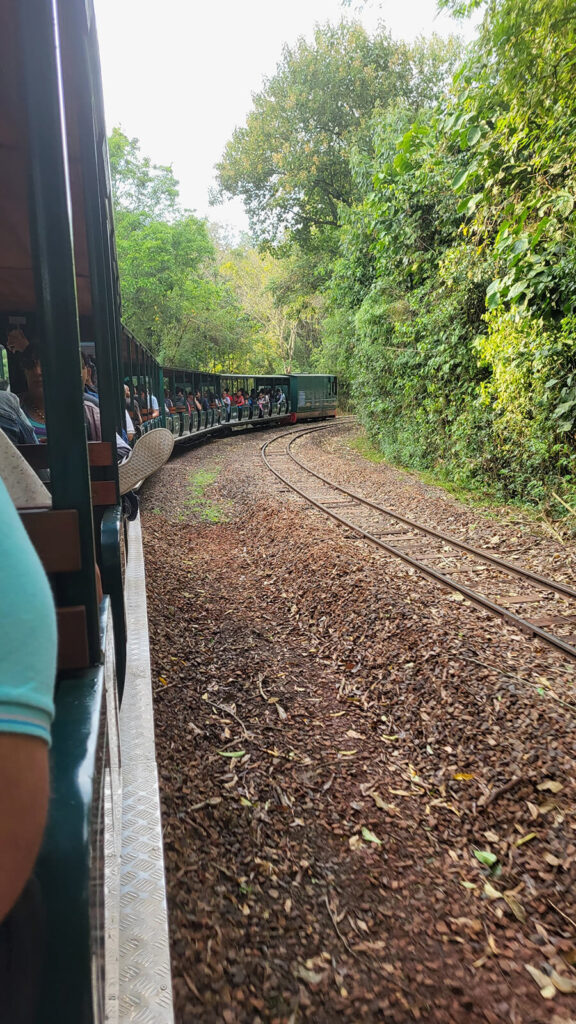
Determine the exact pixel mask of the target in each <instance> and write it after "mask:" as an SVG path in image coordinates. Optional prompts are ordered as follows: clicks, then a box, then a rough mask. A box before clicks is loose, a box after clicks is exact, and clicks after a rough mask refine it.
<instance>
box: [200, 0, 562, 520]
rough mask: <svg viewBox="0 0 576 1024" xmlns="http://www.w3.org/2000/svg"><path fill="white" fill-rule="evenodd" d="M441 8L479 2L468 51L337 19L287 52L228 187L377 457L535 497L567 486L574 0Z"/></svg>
mask: <svg viewBox="0 0 576 1024" xmlns="http://www.w3.org/2000/svg"><path fill="white" fill-rule="evenodd" d="M440 6H442V7H445V8H449V9H451V11H452V13H454V14H456V15H459V16H466V15H467V14H468V13H470V11H472V10H473V9H480V11H481V12H482V15H483V20H482V22H481V26H480V29H479V31H478V36H477V39H476V41H475V42H474V43H473V44H472V45H471V46H470V47H469V48H468V49H467V50H466V51H464V52H459V48H458V45H457V43H456V42H455V41H454V40H450V41H448V42H445V41H441V40H439V39H432V40H429V41H420V42H419V43H418V44H417V45H416V46H414V47H412V48H410V47H406V46H404V45H403V44H398V43H395V42H393V41H392V40H391V39H390V38H389V36H388V35H387V33H386V32H385V31H382V32H380V33H379V34H378V35H377V36H376V37H375V38H369V37H368V36H367V35H366V33H365V32H364V31H363V29H362V28H360V26H358V25H346V24H343V25H340V26H339V27H337V28H329V27H328V28H322V29H318V31H317V33H316V37H315V40H314V42H313V44H311V45H310V44H307V43H305V42H303V41H301V42H300V43H299V44H298V45H297V46H296V47H295V48H294V49H288V48H287V49H286V50H285V52H284V55H283V58H282V61H281V62H280V64H279V65H278V69H277V73H276V75H275V76H274V77H273V78H272V79H270V80H269V81H268V82H266V83H265V86H264V89H263V91H262V92H261V93H260V94H259V95H257V96H255V97H254V109H253V111H252V112H251V113H250V114H249V116H248V118H247V121H246V124H245V125H244V126H243V127H242V128H239V129H238V130H237V131H236V132H235V134H234V136H233V137H232V139H231V140H230V142H229V143H228V145H227V147H226V151H225V153H224V155H223V158H222V161H221V163H220V165H219V168H218V176H219V185H220V192H221V194H222V195H224V196H241V197H242V198H243V199H244V202H245V205H246V209H247V211H248V214H249V216H250V219H251V227H252V231H253V235H254V238H255V240H256V241H257V242H258V243H259V244H260V245H261V246H267V247H268V248H269V249H270V251H272V252H274V254H275V255H276V257H277V259H279V260H280V261H281V262H285V263H289V265H290V267H291V272H290V274H288V273H287V279H286V289H287V292H288V293H289V294H290V295H291V297H292V304H293V307H294V308H296V307H297V304H298V301H300V300H301V301H302V302H303V303H305V304H306V308H308V309H309V310H313V311H314V313H315V317H316V321H315V326H316V336H317V338H318V339H319V343H318V345H314V346H313V348H312V351H311V354H310V361H311V364H312V365H313V366H315V367H316V368H317V369H318V370H335V371H337V372H338V373H339V374H340V377H341V380H342V382H343V384H344V385H345V387H346V388H347V390H348V393H349V395H350V398H351V401H352V403H353V405H354V407H355V408H356V409H357V410H358V413H359V415H360V416H361V417H362V419H363V421H364V422H365V424H366V426H367V428H368V430H369V433H370V435H371V437H372V438H373V439H374V441H375V442H376V443H377V444H378V446H379V447H380V448H381V450H382V451H383V452H384V453H385V454H386V455H387V456H388V457H389V458H391V459H393V460H394V461H396V462H398V463H400V464H402V465H406V466H410V467H416V468H420V469H430V468H432V469H434V470H435V471H436V472H444V473H445V474H446V476H449V477H450V478H451V479H453V480H454V479H455V480H456V481H460V482H462V483H464V484H466V485H471V484H475V483H477V484H481V485H485V484H486V483H490V484H491V485H493V486H495V487H496V489H497V491H498V492H499V493H500V494H501V495H503V496H505V497H507V498H511V497H512V498H514V497H518V498H521V499H523V500H529V501H534V502H538V501H540V500H542V499H543V498H544V497H545V496H546V494H547V493H549V492H550V491H551V490H552V489H554V488H556V489H560V488H564V493H566V491H567V490H569V489H570V488H572V487H573V486H574V485H575V484H576V474H575V459H576V450H575V447H574V439H575V438H574V429H575V424H576V359H575V355H576V280H575V277H576V275H575V272H576V233H575V225H576V218H575V211H574V204H575V201H576V192H575V185H576V162H575V156H576V153H575V148H576V8H575V5H574V3H573V0H471V2H466V0H441V2H440Z"/></svg>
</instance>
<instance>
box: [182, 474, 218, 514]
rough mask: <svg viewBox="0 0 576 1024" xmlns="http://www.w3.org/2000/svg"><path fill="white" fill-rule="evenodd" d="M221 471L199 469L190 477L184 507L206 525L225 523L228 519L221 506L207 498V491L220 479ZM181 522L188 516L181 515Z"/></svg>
mask: <svg viewBox="0 0 576 1024" xmlns="http://www.w3.org/2000/svg"><path fill="white" fill-rule="evenodd" d="M219 473H220V469H219V468H217V469H199V470H198V471H197V472H196V473H191V474H190V476H189V477H188V481H187V488H186V493H187V497H186V498H185V499H184V503H183V504H184V506H185V507H186V509H187V510H188V512H189V513H190V512H191V513H193V514H194V515H196V516H198V518H199V519H201V520H202V522H204V523H225V522H227V521H228V517H227V515H226V513H225V511H224V509H223V508H222V506H221V505H218V504H217V503H216V502H215V501H213V500H212V499H211V498H209V497H207V495H206V491H207V490H208V488H209V487H211V485H212V484H213V483H215V481H216V480H217V479H218V475H219ZM178 518H179V519H180V520H181V521H182V520H185V519H186V515H185V514H184V513H181V514H180V516H179V517H178Z"/></svg>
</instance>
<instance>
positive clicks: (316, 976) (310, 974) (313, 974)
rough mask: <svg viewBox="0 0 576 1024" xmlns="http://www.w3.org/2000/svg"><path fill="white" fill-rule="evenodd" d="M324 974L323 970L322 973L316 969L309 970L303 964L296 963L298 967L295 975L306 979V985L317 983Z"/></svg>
mask: <svg viewBox="0 0 576 1024" xmlns="http://www.w3.org/2000/svg"><path fill="white" fill-rule="evenodd" d="M325 974H326V972H325V971H324V972H323V973H322V974H320V973H319V972H318V971H309V970H308V968H307V967H304V965H303V964H298V967H297V968H296V975H297V977H298V978H302V980H303V981H306V982H307V983H308V985H319V984H320V982H321V981H322V979H323V978H324V976H325Z"/></svg>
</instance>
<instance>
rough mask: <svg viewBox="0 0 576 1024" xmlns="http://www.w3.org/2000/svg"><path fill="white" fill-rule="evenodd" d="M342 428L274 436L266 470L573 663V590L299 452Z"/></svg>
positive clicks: (265, 449) (265, 454)
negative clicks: (329, 474)
mask: <svg viewBox="0 0 576 1024" xmlns="http://www.w3.org/2000/svg"><path fill="white" fill-rule="evenodd" d="M341 424H342V420H338V421H337V423H336V424H335V423H330V424H322V425H321V426H314V427H308V428H304V429H300V430H297V431H292V432H290V433H289V434H286V432H284V433H283V434H280V435H278V436H276V437H273V438H271V439H270V440H269V441H266V442H265V443H264V444H263V445H262V447H261V454H262V458H263V460H264V462H265V464H266V466H267V468H268V469H269V470H270V472H271V473H273V474H274V476H276V477H277V478H278V479H279V480H281V481H282V483H284V484H285V485H286V486H287V487H289V488H290V489H291V490H293V491H295V492H296V493H297V494H299V495H300V496H301V497H302V498H304V499H305V500H306V502H307V503H308V504H309V505H311V506H313V507H314V508H317V509H319V510H320V511H321V512H324V513H325V514H326V515H327V516H329V517H330V518H331V519H333V520H335V521H336V522H337V523H340V524H341V525H342V526H345V527H347V528H348V529H349V530H350V531H351V532H352V533H353V535H354V536H357V537H360V538H362V539H364V540H365V541H368V542H369V543H370V544H373V545H374V546H376V547H377V548H379V549H380V550H382V551H386V552H387V553H388V554H390V555H393V556H394V557H396V558H399V559H401V560H402V561H403V562H405V563H406V564H407V565H409V566H411V567H412V568H413V569H417V570H418V572H420V573H422V574H423V575H424V576H427V577H428V578H429V579H432V580H434V581H435V582H436V583H439V584H440V585H441V586H442V587H445V588H447V589H449V590H451V591H454V592H456V593H457V594H460V595H462V597H463V598H465V599H466V600H467V601H469V602H470V603H471V604H474V605H476V607H478V608H482V609H484V610H485V611H488V612H491V613H492V614H493V615H497V616H499V617H500V618H502V619H505V620H506V621H507V622H509V623H511V624H512V625H514V626H516V627H517V628H518V629H519V630H520V631H521V632H522V633H525V634H528V635H529V636H537V637H539V638H540V639H541V640H544V641H545V642H546V643H547V644H550V645H551V646H552V647H554V648H556V650H559V651H562V652H563V653H564V654H565V655H568V657H570V658H574V659H576V589H574V588H573V587H570V586H568V584H566V583H563V582H561V581H557V580H551V579H548V578H547V577H545V576H540V575H538V574H537V573H533V572H530V570H528V569H524V568H523V567H522V566H521V565H517V564H514V563H513V562H510V561H506V560H504V559H502V558H498V557H497V556H496V555H494V554H492V552H491V551H487V550H483V549H481V548H475V547H472V546H471V545H470V544H466V543H465V542H464V541H461V540H459V539H458V538H456V537H451V536H450V535H449V534H445V533H441V532H440V531H439V530H435V529H433V528H431V527H429V526H426V525H424V524H422V523H419V522H417V521H416V520H414V519H410V518H408V517H407V516H403V515H400V514H399V513H397V512H394V511H393V510H392V509H389V508H386V507H385V506H384V505H380V504H378V503H377V502H374V501H370V500H369V499H368V498H365V497H363V496H362V495H360V494H357V493H356V492H354V491H351V490H349V489H348V488H346V487H342V486H341V485H340V484H337V483H335V482H334V481H332V480H328V479H327V478H326V477H324V476H322V475H321V474H320V473H317V472H316V471H315V470H314V468H313V467H312V466H310V465H308V464H307V463H305V462H304V461H303V460H302V459H300V458H298V456H297V455H296V454H295V453H294V451H293V447H294V446H295V445H296V442H297V441H299V440H300V438H302V437H304V436H305V435H307V434H310V433H315V432H316V431H321V430H326V429H329V428H330V427H334V426H336V425H338V426H339V425H341Z"/></svg>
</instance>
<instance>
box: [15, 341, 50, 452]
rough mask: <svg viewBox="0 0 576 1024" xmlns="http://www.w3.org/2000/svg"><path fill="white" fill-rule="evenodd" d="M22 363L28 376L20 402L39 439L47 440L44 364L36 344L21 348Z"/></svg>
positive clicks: (25, 374)
mask: <svg viewBox="0 0 576 1024" xmlns="http://www.w3.org/2000/svg"><path fill="white" fill-rule="evenodd" d="M20 333H21V332H20ZM20 365H21V367H22V369H23V370H24V376H25V377H26V391H25V392H24V394H23V395H20V404H21V406H22V408H23V410H24V412H25V413H26V416H27V417H28V421H29V423H30V425H31V427H32V429H33V431H34V433H35V434H36V437H37V438H38V440H39V441H46V414H45V410H44V390H43V387H42V366H41V363H40V356H39V354H38V350H37V348H36V346H35V345H32V344H28V345H27V346H26V347H25V348H24V349H21V350H20Z"/></svg>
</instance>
